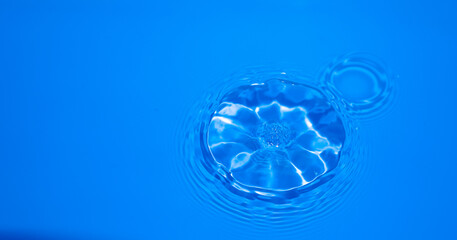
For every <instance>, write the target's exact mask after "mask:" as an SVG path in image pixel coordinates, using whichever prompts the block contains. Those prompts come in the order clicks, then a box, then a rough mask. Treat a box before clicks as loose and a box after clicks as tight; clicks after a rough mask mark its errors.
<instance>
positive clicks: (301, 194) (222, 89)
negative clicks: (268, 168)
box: [174, 68, 365, 238]
mask: <svg viewBox="0 0 457 240" xmlns="http://www.w3.org/2000/svg"><path fill="white" fill-rule="evenodd" d="M271 79H279V80H281V81H291V82H296V83H300V84H305V85H308V86H316V87H319V88H325V84H322V82H320V81H318V80H316V78H311V77H309V76H307V75H305V74H303V73H301V72H300V71H293V70H287V71H286V70H284V69H274V68H250V69H246V70H244V71H242V72H240V73H237V74H234V75H232V76H230V77H228V78H227V79H226V81H223V82H221V83H220V84H218V85H215V86H213V87H212V88H210V89H208V91H207V93H206V94H205V95H204V97H203V98H201V99H200V100H199V101H197V102H196V103H195V104H194V105H193V106H192V107H191V108H189V110H188V111H187V112H186V113H184V117H183V121H182V124H181V125H180V126H179V127H178V128H177V129H176V133H175V140H176V142H177V146H179V149H178V151H177V155H176V157H175V158H174V160H175V161H174V167H175V170H176V172H177V173H178V174H176V175H177V176H178V177H179V179H178V181H179V182H180V183H181V184H182V185H184V186H183V187H182V191H184V192H183V193H185V195H186V196H187V197H188V198H189V200H191V201H192V202H193V203H194V204H196V206H199V209H201V211H203V212H204V214H207V215H208V217H211V218H213V219H215V220H216V219H217V221H220V222H221V223H223V224H226V226H227V233H229V232H230V234H241V233H243V237H245V238H246V237H251V238H258V237H259V236H263V235H265V234H266V233H265V232H268V234H269V236H271V235H270V234H273V235H275V234H277V236H280V237H281V238H295V237H297V236H303V234H306V233H307V232H309V231H311V232H312V231H314V230H316V229H315V228H316V227H318V226H319V224H311V223H317V222H319V221H323V220H324V219H325V218H326V217H328V216H329V215H330V214H331V213H332V212H334V210H335V209H337V208H338V207H339V206H340V205H341V204H342V203H344V202H345V201H348V200H349V199H351V198H352V197H353V196H352V195H351V194H349V193H350V192H351V188H353V186H354V185H353V180H354V179H355V178H354V176H356V175H358V174H359V173H360V172H363V168H364V166H363V162H364V160H365V152H364V149H365V148H364V147H363V146H362V145H361V144H360V139H359V134H358V127H357V123H356V122H357V121H356V119H351V118H350V117H351V114H350V112H348V111H347V107H346V106H344V105H342V104H341V102H340V101H337V100H335V99H336V97H335V96H334V95H333V93H332V91H326V90H325V89H323V90H324V91H323V92H324V94H325V95H326V97H327V98H328V99H329V101H330V102H331V104H332V106H333V108H334V109H336V111H337V112H338V113H339V115H340V118H341V119H342V124H343V125H344V129H345V135H346V136H345V137H346V139H345V143H344V145H343V147H342V149H341V153H340V159H339V163H338V165H337V166H336V167H335V169H333V170H332V171H330V172H328V173H326V174H324V175H322V176H320V177H319V178H317V179H316V180H315V181H314V182H312V183H310V184H308V185H306V187H305V188H302V189H300V191H290V192H288V194H285V195H281V196H280V197H277V196H270V195H268V194H261V193H260V194H259V193H257V194H253V193H252V192H249V191H245V189H243V188H242V187H240V188H237V186H236V185H233V180H232V179H230V177H227V173H226V172H224V171H221V168H220V167H218V165H217V164H215V161H214V159H213V157H212V155H211V154H210V152H209V151H208V147H207V143H206V136H207V131H208V128H209V124H210V122H211V121H210V120H211V118H212V116H213V113H214V112H215V111H216V110H217V108H218V106H219V104H220V103H221V102H222V101H223V98H224V96H226V94H227V93H228V92H230V91H231V90H232V89H235V88H238V87H241V86H247V85H252V84H256V83H263V82H266V81H268V80H271ZM233 229H237V230H236V231H235V232H234V231H233ZM247 234H250V236H248V235H247Z"/></svg>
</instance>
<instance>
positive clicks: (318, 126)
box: [208, 79, 345, 195]
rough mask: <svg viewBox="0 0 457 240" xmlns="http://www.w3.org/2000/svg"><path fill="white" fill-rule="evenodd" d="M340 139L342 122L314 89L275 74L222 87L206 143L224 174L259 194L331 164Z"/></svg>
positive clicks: (291, 185)
mask: <svg viewBox="0 0 457 240" xmlns="http://www.w3.org/2000/svg"><path fill="white" fill-rule="evenodd" d="M344 140H345V131H344V126H343V123H342V121H341V119H340V117H339V116H338V113H337V112H336V111H335V109H334V108H333V107H332V105H331V104H330V103H329V102H328V100H327V98H326V97H325V96H324V95H323V94H322V93H321V92H320V91H318V90H316V89H314V88H311V87H309V86H305V85H302V84H298V83H293V82H289V81H284V80H278V79H274V80H269V81H267V82H265V83H254V84H251V85H248V86H242V87H238V88H236V89H234V90H232V91H230V92H229V93H227V94H226V95H225V96H224V97H223V98H222V102H221V103H220V105H219V106H218V107H217V110H216V112H215V113H214V114H213V116H212V117H211V121H210V124H209V129H208V148H209V149H210V152H211V155H212V157H213V159H214V160H215V161H216V162H217V163H219V164H220V167H221V168H222V169H223V170H224V171H225V172H226V173H225V176H227V177H230V178H231V179H232V180H233V185H234V186H235V187H236V188H237V189H240V190H242V191H245V192H252V193H258V194H263V195H276V194H275V193H277V191H287V190H291V189H297V188H300V187H304V186H306V185H308V184H309V183H311V182H313V181H314V180H315V179H316V178H318V177H320V176H322V175H324V174H325V173H327V172H329V171H331V170H333V169H334V168H335V167H336V166H337V165H338V159H339V153H340V149H341V147H342V145H343V143H344Z"/></svg>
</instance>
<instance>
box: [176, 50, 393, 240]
mask: <svg viewBox="0 0 457 240" xmlns="http://www.w3.org/2000/svg"><path fill="white" fill-rule="evenodd" d="M381 66H382V65H380V64H378V62H376V61H374V60H372V59H369V58H365V57H360V56H359V55H347V56H344V57H341V58H337V59H336V60H335V61H334V62H333V63H331V64H329V65H328V66H327V67H326V68H325V70H324V71H322V73H321V74H320V75H319V77H309V76H307V75H306V74H303V73H302V72H300V71H293V70H284V69H275V68H251V69H246V70H245V71H242V72H240V73H237V74H234V75H232V76H230V77H229V78H228V79H226V81H223V82H221V83H220V84H218V85H216V86H214V87H212V88H210V89H208V91H207V94H205V95H204V96H203V97H202V98H201V99H200V100H199V101H197V102H196V103H195V104H194V105H193V107H192V108H190V109H189V110H188V112H187V113H186V114H185V117H184V118H183V121H182V123H183V124H182V125H181V126H180V128H178V129H177V133H176V139H177V141H178V145H179V147H180V148H179V151H178V155H177V157H176V159H177V160H176V161H175V166H176V170H177V171H178V173H179V174H177V176H179V179H178V181H179V182H180V184H181V186H182V192H183V194H184V193H185V196H187V197H188V200H189V201H191V202H192V203H193V204H195V205H194V206H199V209H200V211H203V212H205V213H207V214H208V216H209V217H212V218H214V220H215V221H218V222H220V223H221V224H224V226H225V225H226V226H227V228H226V229H227V232H228V233H230V234H236V233H240V234H241V233H243V236H242V237H243V238H249V237H252V238H254V239H256V238H258V237H259V236H261V235H262V234H263V233H264V232H266V230H268V231H267V232H268V233H269V234H272V233H273V232H276V233H277V234H278V235H277V236H278V237H280V238H296V237H303V236H305V235H306V232H307V231H310V230H312V229H310V228H309V226H314V227H316V226H320V225H319V224H309V223H310V222H311V221H313V222H316V221H320V220H323V219H324V218H325V217H327V216H329V215H331V213H332V212H333V209H335V208H336V207H338V206H339V205H340V204H342V203H344V202H345V201H348V200H349V199H351V198H352V196H353V194H351V192H352V191H351V189H352V187H353V186H354V183H355V179H357V176H359V175H360V174H361V173H363V171H364V170H363V169H364V167H365V164H364V163H365V161H366V158H365V151H364V150H365V146H364V144H362V143H361V141H360V139H359V130H358V127H357V122H358V120H359V119H364V118H366V117H368V116H375V115H377V114H379V113H381V112H382V109H383V107H382V105H383V104H385V103H388V102H389V101H390V100H389V99H388V98H389V95H390V94H389V93H390V89H391V84H390V83H389V79H388V77H387V76H388V75H387V73H386V72H384V71H385V70H384V68H383V67H381ZM351 86H354V87H352V88H351ZM224 229H225V228H224ZM230 229H236V231H231V230H230ZM246 234H251V235H252V236H247V235H246ZM240 237H241V236H240ZM269 237H271V236H269Z"/></svg>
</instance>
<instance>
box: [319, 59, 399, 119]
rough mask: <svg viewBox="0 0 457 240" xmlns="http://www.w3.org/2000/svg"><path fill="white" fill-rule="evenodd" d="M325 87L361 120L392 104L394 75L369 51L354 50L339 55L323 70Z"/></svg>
mask: <svg viewBox="0 0 457 240" xmlns="http://www.w3.org/2000/svg"><path fill="white" fill-rule="evenodd" d="M322 79H323V83H324V84H325V88H326V89H327V90H328V91H330V92H331V94H332V95H334V96H335V97H336V98H337V99H339V100H340V101H341V102H342V106H343V107H344V108H345V110H346V111H347V112H348V113H349V114H350V115H352V117H354V118H358V119H372V118H377V117H379V116H381V115H382V114H384V113H385V110H386V109H388V108H389V107H390V105H391V103H392V99H393V90H394V87H393V84H394V82H393V81H392V76H390V75H389V73H388V71H387V69H386V67H385V66H384V65H383V64H382V63H381V61H379V60H376V58H375V57H373V56H370V55H368V54H361V53H352V54H347V55H344V56H343V57H339V58H336V59H335V60H334V61H333V62H332V63H331V64H330V65H328V66H327V67H326V68H325V70H324V71H323V76H322Z"/></svg>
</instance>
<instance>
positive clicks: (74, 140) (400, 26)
mask: <svg viewBox="0 0 457 240" xmlns="http://www.w3.org/2000/svg"><path fill="white" fill-rule="evenodd" d="M456 43H457V2H455V1H410V0H407V1H405V0H374V1H357V0H355V1H317V0H307V1H298V0H285V1H270V0H268V1H257V0H255V1H200V0H197V1H187V2H185V1H145V2H139V1H136V2H133V1H125V2H115V1H56V2H51V1H36V2H23V1H1V3H0V238H2V239H8V238H13V237H16V238H18V239H19V238H26V237H41V238H43V239H53V238H64V239H68V238H70V237H74V238H76V239H233V236H231V234H230V233H231V232H236V231H237V229H229V226H224V225H221V224H220V223H218V221H217V218H210V217H208V216H207V215H205V214H204V213H203V212H204V211H202V209H199V208H198V207H196V206H194V205H192V203H191V202H188V201H186V198H185V197H183V196H182V194H180V191H179V185H180V182H179V181H177V177H176V176H174V174H176V172H175V171H173V167H172V166H171V165H172V163H171V162H172V158H173V156H174V154H173V151H176V147H177V146H176V144H177V142H176V141H175V140H174V139H173V132H174V129H175V128H176V126H177V125H179V122H180V120H181V119H182V112H184V111H185V109H188V108H189V106H190V104H191V103H192V102H194V101H197V100H198V99H199V97H201V94H202V93H203V92H204V90H205V89H206V88H207V86H209V85H211V84H213V83H215V82H217V81H218V80H220V79H221V78H222V77H224V76H225V75H226V74H229V73H231V72H233V71H236V70H238V69H239V68H241V67H244V66H252V65H263V64H283V65H287V64H291V65H292V64H293V65H300V66H303V70H304V71H307V72H309V73H311V74H317V72H318V71H319V70H320V69H321V67H323V66H324V64H325V63H326V62H327V61H328V60H330V59H332V58H333V57H336V56H339V55H342V54H345V53H347V52H352V51H363V52H369V53H372V54H374V55H376V56H378V57H379V58H381V59H383V60H384V62H386V63H387V65H388V66H389V67H390V68H391V69H392V71H393V73H395V74H397V75H398V76H399V78H398V84H397V94H398V96H397V99H396V102H395V104H394V107H393V109H391V112H390V114H389V115H387V116H386V117H384V118H382V119H381V120H378V121H371V122H368V123H363V124H362V125H361V129H362V130H363V139H364V140H365V141H367V145H368V146H370V149H369V150H370V151H369V158H368V160H367V161H370V163H369V166H370V167H369V168H368V170H367V171H368V172H367V173H366V177H365V178H364V180H363V182H360V184H358V185H357V184H356V185H357V186H358V187H356V189H355V190H354V191H355V192H354V195H355V196H356V197H354V198H353V200H352V201H348V202H346V203H344V205H343V206H342V207H341V208H340V209H338V210H337V211H336V212H335V213H333V214H332V215H331V217H328V218H325V219H324V220H322V221H320V222H319V223H315V224H316V225H317V224H318V225H319V226H316V229H323V231H317V230H316V231H311V232H308V233H306V234H304V235H303V236H301V237H298V239H315V238H318V239H457V220H456V215H457V206H456V202H457V193H456V186H455V177H456V174H455V173H456V167H457V157H456V153H455V143H456V141H455V136H456V134H457V129H456V124H455V123H456V122H457V118H456V116H457V115H456V113H457V112H456V111H457V110H456V109H457V107H456V102H457V94H456V90H457V86H456V85H457V83H456V82H457V81H456V76H455V74H456V73H455V72H456V71H455V69H457V60H456V56H457V44H456ZM310 224H313V223H310ZM237 235H239V233H238V234H237ZM266 236H268V234H267V233H266Z"/></svg>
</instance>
